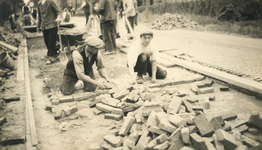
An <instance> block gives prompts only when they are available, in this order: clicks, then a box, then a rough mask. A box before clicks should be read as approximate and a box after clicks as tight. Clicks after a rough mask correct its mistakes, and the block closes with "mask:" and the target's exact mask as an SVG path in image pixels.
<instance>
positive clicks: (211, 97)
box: [208, 95, 216, 101]
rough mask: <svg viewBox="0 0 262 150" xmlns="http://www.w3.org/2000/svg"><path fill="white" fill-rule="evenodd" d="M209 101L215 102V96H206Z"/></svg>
mask: <svg viewBox="0 0 262 150" xmlns="http://www.w3.org/2000/svg"><path fill="white" fill-rule="evenodd" d="M208 98H209V101H215V100H216V96H215V95H210V96H208Z"/></svg>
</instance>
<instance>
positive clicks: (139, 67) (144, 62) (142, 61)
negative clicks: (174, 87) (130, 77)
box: [134, 53, 167, 79]
mask: <svg viewBox="0 0 262 150" xmlns="http://www.w3.org/2000/svg"><path fill="white" fill-rule="evenodd" d="M134 71H135V72H137V74H138V75H139V76H142V75H146V73H148V75H149V76H150V77H152V64H151V62H150V59H149V56H147V55H146V54H144V53H141V54H140V55H139V56H138V57H137V62H136V65H135V67H134ZM166 76H167V72H166V71H165V70H163V69H162V68H160V67H158V66H157V70H156V79H165V78H166Z"/></svg>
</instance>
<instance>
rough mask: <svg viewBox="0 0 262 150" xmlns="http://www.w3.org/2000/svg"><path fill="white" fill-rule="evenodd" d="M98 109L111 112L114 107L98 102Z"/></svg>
mask: <svg viewBox="0 0 262 150" xmlns="http://www.w3.org/2000/svg"><path fill="white" fill-rule="evenodd" d="M96 109H98V110H100V111H103V112H107V113H110V112H111V111H112V109H113V107H111V106H108V105H105V104H102V103H98V104H96Z"/></svg>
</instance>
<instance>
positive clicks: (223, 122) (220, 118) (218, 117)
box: [215, 116, 225, 126]
mask: <svg viewBox="0 0 262 150" xmlns="http://www.w3.org/2000/svg"><path fill="white" fill-rule="evenodd" d="M215 119H216V120H217V121H218V123H219V124H220V125H221V126H224V125H225V121H224V119H223V117H222V116H216V117H215Z"/></svg>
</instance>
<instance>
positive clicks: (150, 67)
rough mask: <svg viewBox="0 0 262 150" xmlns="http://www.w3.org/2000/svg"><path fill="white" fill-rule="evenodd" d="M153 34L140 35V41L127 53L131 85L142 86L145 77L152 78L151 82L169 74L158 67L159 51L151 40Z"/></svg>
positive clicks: (148, 32)
mask: <svg viewBox="0 0 262 150" xmlns="http://www.w3.org/2000/svg"><path fill="white" fill-rule="evenodd" d="M152 38H153V32H151V31H146V32H143V33H141V34H140V39H141V40H140V41H138V42H135V43H133V44H132V45H131V46H130V48H129V51H128V53H127V62H128V68H129V72H130V75H131V84H136V83H138V84H142V83H143V75H146V73H148V75H149V76H150V77H151V82H152V83H155V82H156V79H164V78H166V75H167V72H166V71H165V70H163V69H162V68H160V67H158V66H157V57H158V55H159V52H158V50H157V49H156V48H155V47H154V45H153V43H151V40H152ZM135 72H137V77H136V76H135Z"/></svg>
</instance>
